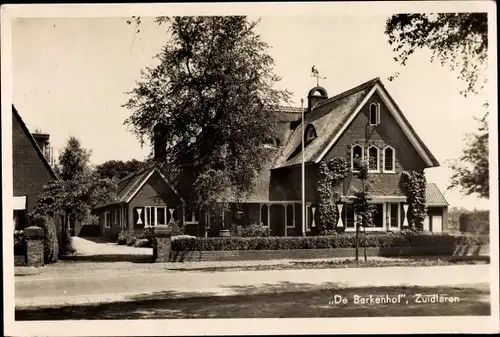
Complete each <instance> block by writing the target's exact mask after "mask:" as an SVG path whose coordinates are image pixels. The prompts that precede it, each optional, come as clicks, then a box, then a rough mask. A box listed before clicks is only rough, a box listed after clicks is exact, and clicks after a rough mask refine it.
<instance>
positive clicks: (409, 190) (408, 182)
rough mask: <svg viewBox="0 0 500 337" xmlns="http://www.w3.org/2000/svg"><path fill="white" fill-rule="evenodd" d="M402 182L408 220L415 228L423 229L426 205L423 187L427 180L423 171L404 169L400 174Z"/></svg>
mask: <svg viewBox="0 0 500 337" xmlns="http://www.w3.org/2000/svg"><path fill="white" fill-rule="evenodd" d="M401 178H402V183H403V187H404V189H405V192H406V198H407V201H408V214H409V215H410V216H409V217H408V221H409V222H410V224H413V225H414V226H415V228H416V229H423V223H424V219H425V216H426V215H427V206H426V205H425V187H426V185H427V181H426V179H425V175H424V173H419V172H415V171H405V172H403V175H402V177H401Z"/></svg>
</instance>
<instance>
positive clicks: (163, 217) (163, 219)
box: [156, 207, 167, 225]
mask: <svg viewBox="0 0 500 337" xmlns="http://www.w3.org/2000/svg"><path fill="white" fill-rule="evenodd" d="M156 219H157V223H156V224H157V225H166V224H167V209H166V207H156Z"/></svg>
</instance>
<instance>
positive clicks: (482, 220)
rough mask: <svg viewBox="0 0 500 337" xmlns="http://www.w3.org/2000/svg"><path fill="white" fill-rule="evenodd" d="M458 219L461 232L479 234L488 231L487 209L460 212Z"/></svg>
mask: <svg viewBox="0 0 500 337" xmlns="http://www.w3.org/2000/svg"><path fill="white" fill-rule="evenodd" d="M458 221H459V228H460V231H461V232H466V233H481V234H486V233H489V232H490V212H489V211H474V212H466V213H462V214H461V215H460V217H459V219H458Z"/></svg>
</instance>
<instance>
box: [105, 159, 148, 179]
mask: <svg viewBox="0 0 500 337" xmlns="http://www.w3.org/2000/svg"><path fill="white" fill-rule="evenodd" d="M144 165H145V163H144V162H141V161H138V160H136V159H131V160H128V161H122V160H108V161H106V162H104V163H102V164H100V165H97V166H96V168H95V173H96V174H97V176H98V177H99V178H100V179H106V178H109V179H118V180H120V179H123V178H125V177H127V176H128V175H130V174H132V173H134V172H137V171H138V170H140V169H142V168H143V167H144Z"/></svg>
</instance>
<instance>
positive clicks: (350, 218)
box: [342, 203, 354, 228]
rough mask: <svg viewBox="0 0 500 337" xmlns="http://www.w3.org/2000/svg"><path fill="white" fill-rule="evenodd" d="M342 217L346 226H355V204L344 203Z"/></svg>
mask: <svg viewBox="0 0 500 337" xmlns="http://www.w3.org/2000/svg"><path fill="white" fill-rule="evenodd" d="M342 219H344V226H345V227H346V228H354V205H353V204H347V203H346V204H344V207H343V208H342Z"/></svg>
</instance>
